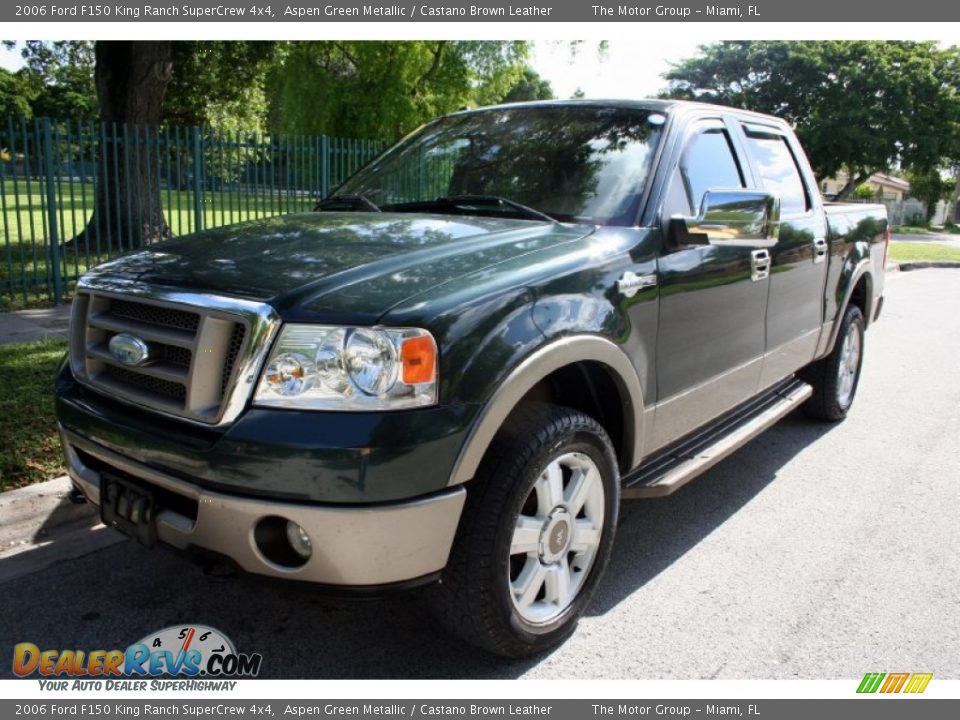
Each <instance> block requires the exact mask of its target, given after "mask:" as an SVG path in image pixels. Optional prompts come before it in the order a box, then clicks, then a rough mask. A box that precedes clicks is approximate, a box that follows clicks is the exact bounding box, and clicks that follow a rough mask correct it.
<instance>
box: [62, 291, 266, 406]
mask: <svg viewBox="0 0 960 720" xmlns="http://www.w3.org/2000/svg"><path fill="white" fill-rule="evenodd" d="M185 301H187V302H185ZM278 326H279V322H278V320H277V318H276V316H275V313H274V312H273V310H272V309H271V308H269V306H265V305H259V304H256V303H250V302H246V301H242V300H236V301H234V300H230V299H226V298H215V297H213V296H209V295H193V294H187V293H166V292H149V291H145V290H142V289H141V290H139V291H137V292H136V295H135V296H134V295H126V294H120V293H115V292H110V291H102V290H99V289H96V288H93V287H90V283H81V286H80V287H79V288H78V291H77V294H76V297H75V298H74V301H73V314H72V319H71V337H70V365H71V369H72V370H73V373H74V375H75V376H76V377H77V379H78V380H79V381H80V382H82V383H84V384H86V385H88V386H90V387H92V388H95V389H96V390H99V391H101V392H104V393H105V394H107V395H109V396H111V397H114V398H116V399H118V400H121V401H124V402H129V403H133V404H136V405H140V406H144V407H148V408H151V409H154V410H157V411H160V412H162V413H165V414H167V415H174V416H177V417H181V418H186V419H188V420H192V421H195V422H201V423H204V424H210V425H216V424H222V423H226V422H229V421H232V420H233V419H235V417H236V416H237V415H238V414H239V412H240V411H241V410H242V409H243V406H244V405H245V404H246V401H247V399H248V398H249V395H250V392H251V390H252V387H253V384H254V382H255V380H256V371H258V370H259V364H260V363H261V362H262V360H263V357H264V355H265V353H266V351H267V350H268V346H269V341H270V340H271V339H272V337H273V333H274V332H275V330H276V328H277V327H278ZM121 333H124V334H128V335H132V336H134V337H136V338H138V339H139V340H141V341H143V342H145V343H146V345H147V347H148V348H149V352H148V359H147V361H146V362H144V363H142V364H140V365H127V364H124V363H122V362H121V361H120V360H119V359H118V358H117V357H115V356H114V355H113V354H111V352H110V347H109V344H110V340H111V339H112V338H113V337H114V336H116V335H118V334H121Z"/></svg>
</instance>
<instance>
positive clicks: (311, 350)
mask: <svg viewBox="0 0 960 720" xmlns="http://www.w3.org/2000/svg"><path fill="white" fill-rule="evenodd" d="M253 401H254V404H255V405H261V406H268V407H289V408H304V409H317V410H353V411H363V410H391V409H396V408H409V407H422V406H425V405H434V404H436V402H437V345H436V343H435V342H434V340H433V336H432V335H431V334H430V333H428V332H427V331H426V330H418V329H416V328H344V327H331V326H328V325H286V326H284V328H283V332H281V333H280V337H279V339H278V340H277V342H276V344H275V345H274V347H273V351H272V352H271V353H270V357H269V358H268V360H267V364H266V366H265V367H264V370H263V374H262V375H261V377H260V383H259V384H258V386H257V392H256V394H255V395H254V400H253Z"/></svg>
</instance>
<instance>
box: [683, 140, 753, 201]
mask: <svg viewBox="0 0 960 720" xmlns="http://www.w3.org/2000/svg"><path fill="white" fill-rule="evenodd" d="M678 185H679V186H678ZM742 187H744V184H743V175H742V173H741V172H740V166H739V165H738V164H737V159H736V156H735V155H734V153H733V149H732V148H731V146H730V139H729V138H728V137H727V133H726V131H724V130H722V129H720V128H715V129H710V130H706V131H704V132H702V133H699V134H698V135H696V136H694V137H693V138H692V139H691V140H690V141H689V143H688V144H687V149H686V150H685V151H684V153H683V157H681V159H680V167H679V172H678V173H677V175H676V176H675V177H674V187H672V188H671V189H670V194H669V201H670V202H672V203H674V204H677V203H682V202H683V201H684V200H685V201H686V204H687V207H686V208H679V209H677V208H676V207H671V210H672V212H674V213H675V212H680V213H682V214H684V215H697V214H698V213H699V212H700V205H701V203H702V202H703V196H704V194H706V192H707V190H715V189H718V188H742ZM681 189H682V192H681Z"/></svg>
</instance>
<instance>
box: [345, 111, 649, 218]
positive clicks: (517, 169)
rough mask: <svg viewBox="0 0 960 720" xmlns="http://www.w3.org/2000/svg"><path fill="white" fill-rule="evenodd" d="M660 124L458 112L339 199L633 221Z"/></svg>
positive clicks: (637, 115)
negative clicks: (349, 198) (492, 201)
mask: <svg viewBox="0 0 960 720" xmlns="http://www.w3.org/2000/svg"><path fill="white" fill-rule="evenodd" d="M663 121H664V117H663V116H662V115H660V114H658V113H652V112H650V111H648V110H639V109H631V108H617V107H596V106H589V105H566V106H564V105H547V106H539V107H531V106H526V107H524V106H517V107H504V108H497V109H492V110H485V111H481V112H475V113H465V114H462V115H453V116H450V117H445V118H441V119H440V120H438V121H436V122H433V123H431V124H429V125H427V126H425V127H423V128H422V129H420V130H419V131H417V132H416V133H414V134H413V135H411V136H410V137H409V138H407V139H406V140H404V141H403V142H402V143H400V144H399V145H397V146H396V147H394V148H393V149H391V150H389V151H388V152H386V153H385V154H384V155H381V156H380V157H379V158H377V159H376V160H374V161H373V162H372V163H371V164H370V165H368V166H367V167H366V168H364V169H363V170H361V171H360V172H359V173H357V174H356V175H354V176H353V177H352V178H350V179H349V180H348V181H347V182H346V183H344V184H343V185H342V186H341V187H340V188H338V190H337V192H336V193H335V194H334V197H335V198H336V197H340V196H343V197H352V198H354V202H356V198H362V199H363V202H369V203H372V204H373V205H375V206H376V207H378V208H379V209H380V210H383V211H391V212H404V211H406V212H451V213H453V212H455V213H460V214H463V213H468V214H500V215H503V214H507V215H515V216H520V217H530V218H531V219H533V217H535V216H532V215H531V214H530V213H531V211H534V212H539V213H541V214H546V215H549V216H550V217H552V218H554V219H556V220H559V221H561V222H583V223H591V224H597V225H632V224H634V222H635V220H636V215H637V210H638V205H639V203H640V197H641V195H642V193H643V189H644V185H645V183H646V179H647V175H648V173H649V171H650V163H651V160H652V157H653V154H654V151H655V149H656V146H657V142H658V141H659V139H660V134H661V132H660V131H661V126H662V125H663ZM463 198H467V199H470V200H473V201H472V202H468V201H465V200H462V199H463ZM458 199H461V200H458ZM478 199H483V200H484V202H479V201H477V200H478ZM497 199H499V200H500V202H499V203H491V202H487V201H489V200H497ZM328 202H329V201H328ZM518 208H522V211H521V210H519V209H518ZM360 209H362V208H360Z"/></svg>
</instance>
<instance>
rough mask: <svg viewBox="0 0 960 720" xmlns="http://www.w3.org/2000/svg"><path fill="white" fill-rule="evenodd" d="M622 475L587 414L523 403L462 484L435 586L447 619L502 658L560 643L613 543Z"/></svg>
mask: <svg viewBox="0 0 960 720" xmlns="http://www.w3.org/2000/svg"><path fill="white" fill-rule="evenodd" d="M618 506H619V475H618V472H617V464H616V459H615V457H614V453H613V449H612V447H611V444H610V440H609V438H608V437H607V434H606V433H605V432H604V430H603V428H602V427H601V426H600V425H599V423H597V422H596V421H595V420H594V419H593V418H591V417H589V416H587V415H585V414H584V413H581V412H579V411H576V410H571V409H569V408H565V407H559V406H556V405H549V404H545V403H531V404H529V405H525V406H522V407H521V408H519V409H518V410H517V411H516V412H515V413H514V414H513V415H512V416H511V419H510V421H509V422H508V424H507V425H505V426H504V428H503V429H502V430H501V431H500V434H499V435H498V437H497V438H496V440H494V443H493V444H492V445H491V447H490V450H489V451H488V453H487V455H486V457H485V458H484V460H483V462H482V463H481V465H480V469H479V471H478V473H477V477H476V478H475V479H474V480H472V481H471V483H470V485H468V486H467V504H466V507H465V508H464V511H463V516H462V519H461V522H460V528H459V530H458V533H457V538H456V540H455V541H454V546H453V549H452V551H451V555H450V560H449V562H448V564H447V568H446V570H445V571H444V574H443V576H442V578H441V582H440V585H439V587H438V588H437V592H436V597H435V600H436V603H435V605H436V609H437V611H438V615H439V617H440V619H441V620H442V621H443V623H444V624H445V625H446V626H447V627H448V628H449V629H450V630H452V631H453V632H454V633H455V634H457V635H459V636H460V637H462V638H463V639H465V640H466V641H468V642H470V643H472V644H474V645H477V646H479V647H482V648H484V649H485V650H488V651H490V652H493V653H496V654H498V655H504V656H508V657H523V656H525V655H531V654H534V653H537V652H541V651H543V650H546V649H548V648H551V647H553V646H555V645H557V644H559V643H561V642H563V640H565V639H566V638H567V637H568V636H569V635H570V634H571V633H572V632H573V631H574V629H575V627H576V624H577V621H578V620H579V618H580V616H581V615H582V614H583V612H584V611H585V610H586V608H587V605H588V604H589V602H590V598H591V596H592V595H593V591H594V590H595V588H596V586H597V583H598V582H599V580H600V577H601V575H602V574H603V571H604V568H605V567H606V564H607V561H608V559H609V556H610V549H611V547H612V545H613V535H614V530H615V528H616V522H617V511H618Z"/></svg>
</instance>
